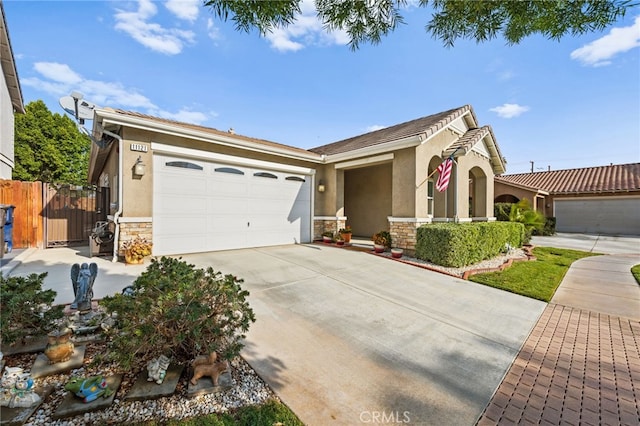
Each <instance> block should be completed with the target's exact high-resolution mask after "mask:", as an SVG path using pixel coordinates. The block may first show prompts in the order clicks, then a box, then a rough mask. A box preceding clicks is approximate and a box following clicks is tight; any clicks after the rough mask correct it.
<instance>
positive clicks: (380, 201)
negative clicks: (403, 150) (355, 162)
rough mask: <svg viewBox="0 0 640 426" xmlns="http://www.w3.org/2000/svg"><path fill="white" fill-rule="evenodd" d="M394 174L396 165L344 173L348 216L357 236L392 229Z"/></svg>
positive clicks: (383, 165)
mask: <svg viewBox="0 0 640 426" xmlns="http://www.w3.org/2000/svg"><path fill="white" fill-rule="evenodd" d="M392 171H393V165H392V164H391V163H385V164H380V165H377V166H371V167H363V168H359V169H352V170H346V171H345V172H344V174H345V178H344V194H345V196H344V199H345V215H346V216H347V224H348V225H349V226H351V228H352V230H353V235H357V236H371V235H373V234H374V233H376V232H378V231H380V230H383V229H384V230H387V229H389V222H388V220H387V218H388V217H389V216H391V213H392V199H391V182H392Z"/></svg>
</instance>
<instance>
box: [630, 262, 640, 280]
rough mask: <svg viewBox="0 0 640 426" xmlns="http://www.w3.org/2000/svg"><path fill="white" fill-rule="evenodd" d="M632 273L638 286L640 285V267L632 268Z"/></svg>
mask: <svg viewBox="0 0 640 426" xmlns="http://www.w3.org/2000/svg"><path fill="white" fill-rule="evenodd" d="M631 273H632V274H633V277H634V278H635V279H636V281H637V282H638V284H640V265H636V266H634V267H632V268H631Z"/></svg>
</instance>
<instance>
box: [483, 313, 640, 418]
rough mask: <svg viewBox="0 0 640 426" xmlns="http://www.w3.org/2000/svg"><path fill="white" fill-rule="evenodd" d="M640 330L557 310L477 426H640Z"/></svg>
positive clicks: (545, 318) (625, 322) (622, 321)
mask: <svg viewBox="0 0 640 426" xmlns="http://www.w3.org/2000/svg"><path fill="white" fill-rule="evenodd" d="M639 401H640V322H637V321H632V320H629V319H626V318H620V317H616V316H609V315H606V314H601V313H597V312H591V311H587V310H582V309H577V308H571V307H567V306H562V305H556V304H550V305H549V306H547V308H546V309H545V311H544V313H543V314H542V316H541V317H540V320H539V321H538V323H537V324H536V326H535V328H534V329H533V331H532V332H531V335H530V336H529V338H528V339H527V341H526V342H525V344H524V346H523V347H522V349H521V351H520V353H519V354H518V356H517V358H516V360H515V361H514V363H513V365H512V366H511V368H510V370H509V371H508V373H507V375H506V376H505V378H504V380H503V381H502V383H501V384H500V386H499V388H498V390H497V391H496V393H495V395H494V396H493V398H492V400H491V401H490V403H489V405H488V406H487V408H486V409H485V411H484V413H483V415H482V416H481V418H480V420H479V422H478V425H480V426H484V425H496V424H497V425H507V424H509V425H511V424H525V425H526V424H532V425H535V424H540V425H594V426H595V425H630V426H637V425H640V402H639Z"/></svg>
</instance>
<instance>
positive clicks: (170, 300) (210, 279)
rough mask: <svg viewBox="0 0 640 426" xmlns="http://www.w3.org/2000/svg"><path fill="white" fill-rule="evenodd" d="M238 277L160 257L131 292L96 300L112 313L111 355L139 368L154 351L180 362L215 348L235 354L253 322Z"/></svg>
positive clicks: (224, 353)
mask: <svg viewBox="0 0 640 426" xmlns="http://www.w3.org/2000/svg"><path fill="white" fill-rule="evenodd" d="M241 283H242V280H240V279H238V278H236V277H234V276H233V275H222V274H221V273H220V272H215V271H214V270H213V269H212V268H207V269H206V270H204V269H196V268H195V267H194V265H189V264H187V263H186V262H184V261H182V260H180V259H173V258H168V257H162V258H160V260H158V259H153V260H152V261H151V265H150V266H149V267H148V268H147V270H146V271H145V272H143V273H142V274H141V275H140V276H139V277H138V278H137V279H136V280H135V281H134V283H133V290H132V292H131V294H128V293H127V294H118V295H115V296H109V297H105V298H104V299H102V301H101V302H100V303H101V304H102V305H103V306H104V307H105V308H106V309H107V311H108V312H109V313H112V314H113V313H117V320H116V324H115V325H114V326H113V327H112V328H111V329H110V330H109V332H108V334H109V347H110V349H111V356H112V357H113V359H114V360H115V361H116V362H118V363H119V364H120V365H122V366H123V367H125V368H130V367H132V366H133V367H141V366H143V365H145V364H146V363H147V362H149V361H150V360H151V359H153V358H155V357H157V356H160V355H170V356H171V357H172V359H173V361H174V362H177V363H185V362H188V361H189V360H191V359H193V358H195V357H196V356H198V355H204V354H209V353H211V352H213V351H215V352H217V353H218V355H219V356H220V357H221V358H224V359H232V358H233V357H235V356H236V355H238V354H239V353H240V349H242V346H243V344H242V341H243V339H244V337H245V333H246V332H247V331H248V330H249V326H250V325H251V323H252V322H254V321H255V316H254V313H253V310H252V309H251V307H250V306H249V302H248V301H247V300H246V299H247V297H248V296H249V292H248V291H246V290H243V289H242V288H241V286H240V284H241Z"/></svg>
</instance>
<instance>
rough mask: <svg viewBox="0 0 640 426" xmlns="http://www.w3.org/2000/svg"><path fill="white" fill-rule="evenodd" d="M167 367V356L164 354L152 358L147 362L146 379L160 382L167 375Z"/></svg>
mask: <svg viewBox="0 0 640 426" xmlns="http://www.w3.org/2000/svg"><path fill="white" fill-rule="evenodd" d="M168 368H169V358H167V357H166V356H164V355H160V356H159V357H158V358H154V359H152V360H151V361H149V364H147V373H148V374H147V380H148V381H149V382H153V381H155V382H156V383H157V384H161V383H162V382H163V381H164V378H165V376H166V375H167V369H168Z"/></svg>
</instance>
